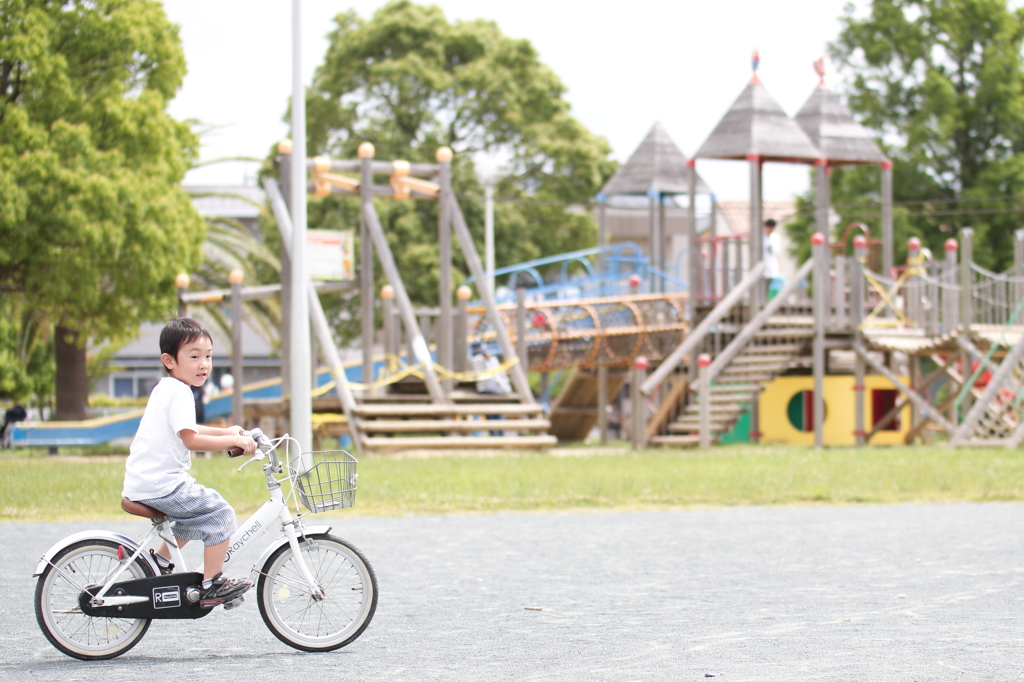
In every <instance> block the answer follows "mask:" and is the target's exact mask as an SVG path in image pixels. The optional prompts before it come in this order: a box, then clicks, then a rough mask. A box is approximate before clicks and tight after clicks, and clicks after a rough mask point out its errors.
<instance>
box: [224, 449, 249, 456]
mask: <svg viewBox="0 0 1024 682" xmlns="http://www.w3.org/2000/svg"><path fill="white" fill-rule="evenodd" d="M244 454H245V450H243V449H242V448H228V457H241V456H242V455H244Z"/></svg>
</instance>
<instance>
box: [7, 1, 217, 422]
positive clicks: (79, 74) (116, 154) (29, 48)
mask: <svg viewBox="0 0 1024 682" xmlns="http://www.w3.org/2000/svg"><path fill="white" fill-rule="evenodd" d="M184 74H185V59H184V55H183V53H182V49H181V43H180V40H179V38H178V31H177V27H176V26H174V25H173V24H171V23H170V22H169V21H168V20H167V17H166V15H165V14H164V11H163V8H162V7H161V5H160V3H159V2H155V1H153V0H88V1H87V0H65V1H59V0H4V1H3V2H2V3H0V291H3V292H9V293H11V294H12V295H16V296H18V297H19V298H20V301H21V302H20V304H19V305H20V306H21V307H22V308H23V309H26V310H32V311H33V314H35V315H41V316H43V319H44V320H45V323H46V324H47V325H52V326H53V328H54V329H55V334H54V344H55V353H56V375H57V380H56V416H57V418H58V419H80V418H83V417H85V416H86V413H85V408H86V403H87V397H88V381H87V378H86V349H85V346H86V343H87V342H88V341H89V340H92V341H102V340H104V339H113V340H115V341H117V340H120V339H121V338H123V337H124V336H125V335H126V334H130V333H134V331H135V329H136V328H137V325H138V323H139V322H140V321H141V320H146V319H149V320H152V319H158V318H159V317H160V316H162V315H166V314H167V313H168V312H169V311H172V310H173V309H174V298H173V292H174V276H175V274H176V273H177V272H179V271H181V270H185V271H189V270H192V269H193V268H194V267H196V266H197V265H198V264H199V262H200V258H201V246H202V243H203V234H204V226H203V222H202V220H201V219H200V218H199V216H198V214H197V213H196V212H195V210H194V209H193V208H192V205H191V203H190V201H189V198H188V196H187V195H186V194H185V193H184V192H183V191H182V190H181V188H180V187H179V183H180V181H181V179H182V178H183V177H184V174H185V171H186V170H187V168H188V166H189V163H190V162H191V161H192V160H193V159H194V158H195V156H196V148H197V144H198V143H197V139H196V137H195V135H193V133H192V131H191V130H190V128H189V126H188V125H187V124H185V123H181V122H178V121H175V120H173V119H172V118H171V117H170V116H169V115H168V114H167V113H166V107H167V103H168V102H169V101H170V99H171V98H172V97H173V96H174V94H175V92H176V91H177V89H178V87H179V86H180V85H181V81H182V78H183V76H184Z"/></svg>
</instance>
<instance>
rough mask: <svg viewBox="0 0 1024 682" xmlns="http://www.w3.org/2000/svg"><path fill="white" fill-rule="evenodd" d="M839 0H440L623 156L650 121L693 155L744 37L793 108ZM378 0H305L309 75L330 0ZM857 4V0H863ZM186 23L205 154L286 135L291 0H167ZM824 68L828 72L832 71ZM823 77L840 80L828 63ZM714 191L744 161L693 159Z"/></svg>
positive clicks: (263, 145) (787, 177) (249, 152)
mask: <svg viewBox="0 0 1024 682" xmlns="http://www.w3.org/2000/svg"><path fill="white" fill-rule="evenodd" d="M847 2H848V0H786V1H785V2H779V1H777V0H776V1H774V2H772V1H770V0H718V1H704V2H695V1H694V0H689V1H687V2H682V1H680V0H674V1H666V0H661V1H659V0H632V1H630V2H621V1H619V2H608V1H607V0H595V1H593V2H590V3H589V4H585V3H581V2H567V1H564V0H516V1H515V2H511V1H509V0H505V1H503V2H494V1H492V0H440V1H438V2H436V3H435V4H437V5H439V6H440V7H441V8H442V9H443V10H444V12H445V15H446V16H447V17H448V19H449V20H455V19H474V18H479V17H482V18H485V19H490V20H493V21H495V22H496V23H497V25H498V27H499V28H500V29H501V30H502V32H504V33H505V34H506V35H509V36H512V37H516V38H527V39H528V40H530V42H532V43H533V45H534V46H535V47H536V49H537V50H538V52H539V53H540V58H541V60H542V61H543V62H544V63H546V64H547V65H548V66H550V67H551V68H552V69H553V70H554V72H555V73H556V74H558V75H559V77H560V78H561V79H562V81H563V82H564V83H565V85H566V87H567V88H568V99H569V102H570V103H571V104H572V109H573V113H574V115H575V116H576V117H577V118H578V119H579V120H580V121H581V122H582V123H583V124H584V125H586V126H587V127H588V128H589V129H590V130H591V131H593V132H594V133H597V134H598V135H603V136H604V137H606V138H607V139H608V141H609V142H610V143H611V146H612V150H613V156H614V157H615V158H616V159H618V160H619V161H625V159H626V158H628V157H629V155H630V154H631V153H632V152H633V150H634V149H635V148H636V146H637V145H638V144H639V143H640V141H641V140H642V139H643V137H644V135H645V134H646V133H647V131H648V130H649V129H650V127H651V125H653V124H654V122H656V121H660V122H661V123H662V125H664V126H665V128H666V129H667V130H668V132H669V134H670V135H671V136H672V138H673V139H674V140H675V142H676V144H677V145H679V147H680V149H682V151H683V153H684V154H686V155H687V156H691V155H692V154H693V153H694V152H695V151H696V150H697V147H698V146H700V144H701V143H702V142H703V141H704V139H705V138H706V137H707V135H708V134H709V133H710V132H711V130H712V128H714V126H715V124H716V123H717V122H718V121H719V120H720V119H721V117H722V115H723V114H724V113H725V111H726V110H727V109H728V107H729V106H730V105H731V104H732V102H733V101H734V100H735V98H736V97H737V96H738V95H739V93H740V91H741V90H742V89H743V87H744V86H745V85H746V83H747V81H748V80H749V78H750V54H751V50H752V48H753V47H757V48H758V50H759V51H760V53H761V68H760V71H759V73H760V76H761V81H762V82H763V83H764V85H765V87H767V88H768V91H769V92H771V93H772V95H773V96H774V97H775V99H776V100H777V101H778V102H779V104H781V105H782V108H783V109H785V110H786V112H787V113H788V114H790V115H793V114H795V113H796V112H797V110H798V109H799V108H800V107H801V106H802V105H803V103H804V101H805V100H806V99H807V98H808V97H809V96H810V94H811V92H812V91H813V89H814V87H815V85H816V84H817V76H816V75H815V73H814V71H813V69H812V67H811V62H812V61H813V60H815V59H816V58H818V57H819V56H821V55H822V54H823V53H824V51H825V46H826V43H828V42H829V41H830V40H833V39H834V38H835V37H836V35H837V34H838V32H839V28H840V24H839V21H838V18H839V16H840V15H841V13H842V10H843V7H844V6H845V5H846V4H847ZM383 4H384V2H383V1H382V0H304V1H303V64H302V66H303V71H304V73H305V74H306V83H309V82H310V80H311V77H312V73H313V70H314V69H315V68H316V66H317V65H318V64H319V63H320V62H321V60H322V59H323V55H324V52H325V50H326V46H327V41H326V35H327V33H328V32H329V31H330V30H331V29H332V28H333V22H332V19H333V17H334V16H336V15H337V14H338V13H339V12H342V11H344V10H346V9H348V8H354V9H355V10H356V11H357V12H358V13H359V14H360V15H361V16H363V17H366V18H368V17H369V16H371V15H372V13H373V12H374V11H375V10H376V9H377V8H378V7H380V6H382V5H383ZM859 4H862V3H859ZM164 5H165V7H166V10H167V14H168V16H169V17H170V19H171V21H174V22H175V23H177V24H179V25H180V26H181V38H182V41H183V43H184V48H185V56H186V59H187V60H188V67H189V73H188V75H187V76H186V77H185V83H184V85H183V87H182V89H181V91H180V93H179V95H178V97H177V98H176V99H175V100H174V101H173V102H172V103H171V107H170V111H171V113H172V115H174V116H175V117H177V118H181V119H186V118H188V119H199V120H200V121H202V122H203V123H206V124H212V125H218V126H221V127H220V128H218V129H217V130H215V131H214V132H212V133H209V134H208V135H206V136H204V138H203V150H202V158H203V159H204V160H208V159H214V158H221V157H230V156H251V157H259V158H262V157H263V156H265V155H266V153H267V151H268V150H269V149H270V147H271V145H272V144H274V143H275V142H276V141H277V140H279V139H281V138H282V137H285V136H286V135H287V133H288V126H287V125H286V124H285V123H284V122H283V121H282V116H283V114H284V112H285V107H286V106H287V101H288V97H289V96H290V94H291V87H292V85H291V2H288V1H286V0H247V1H244V2H243V1H241V0H213V1H211V0H165V3H164ZM830 75H832V74H830ZM829 82H830V84H832V85H833V86H836V87H838V86H839V85H840V84H839V83H838V82H837V79H836V77H835V76H834V75H832V78H830V81H829ZM698 171H699V172H700V173H701V175H702V176H703V177H704V178H705V180H707V182H708V184H709V185H710V186H711V187H712V189H713V190H714V191H715V192H716V194H717V195H718V197H719V199H747V198H748V194H749V192H748V185H747V183H748V174H747V169H746V164H745V163H741V162H735V161H733V162H729V161H701V162H699V163H698ZM253 176H254V165H253V164H242V163H229V164H216V165H213V166H209V167H205V168H200V169H196V170H193V171H191V172H190V173H189V175H188V177H187V179H186V182H187V183H188V184H239V183H242V182H243V181H248V182H251V181H252V178H253ZM807 184H808V174H807V170H806V166H786V165H782V164H770V165H767V166H766V167H765V174H764V195H765V198H766V199H787V198H790V197H791V196H793V195H794V194H796V193H799V192H803V191H804V190H806V188H807Z"/></svg>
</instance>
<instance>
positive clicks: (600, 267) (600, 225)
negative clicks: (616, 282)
mask: <svg viewBox="0 0 1024 682" xmlns="http://www.w3.org/2000/svg"><path fill="white" fill-rule="evenodd" d="M606 246H608V203H607V197H605V195H604V192H600V193H599V194H598V195H597V248H599V249H601V251H602V253H601V254H599V255H598V257H597V273H598V275H599V276H600V277H601V278H602V281H601V291H600V295H601V296H604V295H605V293H606V292H605V286H606V285H605V282H604V276H605V274H606V273H605V269H606V264H605V255H604V253H603V251H604V248H605V247H606Z"/></svg>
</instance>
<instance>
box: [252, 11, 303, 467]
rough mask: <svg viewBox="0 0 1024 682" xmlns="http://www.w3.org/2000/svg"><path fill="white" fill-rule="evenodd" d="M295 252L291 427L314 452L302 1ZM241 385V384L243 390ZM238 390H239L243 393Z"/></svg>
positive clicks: (295, 103)
mask: <svg viewBox="0 0 1024 682" xmlns="http://www.w3.org/2000/svg"><path fill="white" fill-rule="evenodd" d="M292 143H293V147H292V149H293V151H292V164H291V171H292V177H291V187H290V189H291V192H292V252H291V266H292V267H291V270H292V281H291V284H292V287H291V319H290V320H287V321H285V324H288V325H290V330H289V331H290V332H291V344H290V345H291V348H290V351H291V352H290V357H289V360H290V363H291V411H290V417H291V424H290V426H289V431H290V432H291V435H292V436H294V437H295V438H296V439H297V440H298V441H299V444H300V445H301V447H302V448H303V449H306V450H312V449H313V425H312V415H313V399H312V396H311V395H310V390H311V384H312V381H311V380H310V373H311V372H312V371H313V370H312V363H311V360H310V357H309V355H310V336H309V299H308V298H307V296H309V292H308V284H307V282H308V277H307V274H306V92H305V88H304V87H303V84H302V0H292ZM240 388H241V385H240V384H239V389H240ZM239 389H236V390H239Z"/></svg>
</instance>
